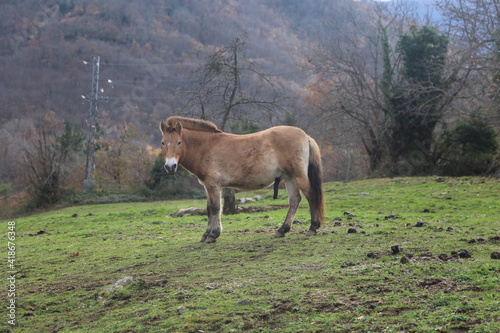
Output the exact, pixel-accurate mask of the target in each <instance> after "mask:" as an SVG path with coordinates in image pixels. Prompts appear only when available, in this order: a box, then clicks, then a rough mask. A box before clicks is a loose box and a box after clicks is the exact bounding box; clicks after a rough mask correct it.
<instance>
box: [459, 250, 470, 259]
mask: <svg viewBox="0 0 500 333" xmlns="http://www.w3.org/2000/svg"><path fill="white" fill-rule="evenodd" d="M458 256H459V257H460V258H470V257H472V256H471V254H470V252H469V251H467V250H460V251H458Z"/></svg>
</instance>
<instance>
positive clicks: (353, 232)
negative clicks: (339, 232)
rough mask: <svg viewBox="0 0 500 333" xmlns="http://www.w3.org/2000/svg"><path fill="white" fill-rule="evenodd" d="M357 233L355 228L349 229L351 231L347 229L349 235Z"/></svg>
mask: <svg viewBox="0 0 500 333" xmlns="http://www.w3.org/2000/svg"><path fill="white" fill-rule="evenodd" d="M357 232H358V231H357V230H356V229H354V228H349V229H347V233H348V234H355V233H357Z"/></svg>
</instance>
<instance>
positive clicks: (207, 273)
mask: <svg viewBox="0 0 500 333" xmlns="http://www.w3.org/2000/svg"><path fill="white" fill-rule="evenodd" d="M258 193H259V194H260V195H261V196H262V197H263V200H262V201H259V202H256V203H255V202H254V203H251V204H246V205H245V206H248V205H254V206H257V205H258V206H264V205H284V204H286V194H285V191H284V190H282V191H281V192H280V197H279V199H277V200H272V191H271V190H263V191H259V192H258ZM325 193H326V196H327V206H328V209H327V217H328V221H327V223H326V225H325V227H324V228H323V229H322V232H320V233H319V235H317V236H314V237H307V236H305V235H304V231H305V230H307V228H308V224H309V217H308V210H307V205H306V203H305V200H304V201H303V203H302V204H301V207H302V209H300V210H299V212H298V215H297V217H296V220H297V221H296V223H295V224H294V226H293V230H292V232H291V233H290V234H288V235H287V236H286V237H285V238H282V239H274V238H273V237H272V235H273V233H274V230H275V228H277V227H278V226H279V225H280V223H281V222H282V220H283V218H284V215H285V212H286V210H285V209H277V210H269V211H257V212H253V213H242V214H239V215H235V216H224V217H223V226H224V231H223V234H222V235H221V237H220V238H219V239H218V242H217V243H215V244H204V243H199V239H200V237H201V235H202V233H203V231H204V227H205V225H206V222H205V219H206V217H204V216H190V217H182V218H171V217H169V215H170V214H171V213H172V212H175V211H176V210H178V209H180V208H185V207H189V206H196V207H200V208H202V207H204V206H205V202H204V200H199V201H168V202H154V203H137V204H130V203H127V204H113V205H99V206H81V207H71V208H66V209H61V210H58V211H53V212H48V213H44V214H39V215H34V216H30V217H26V218H19V219H16V220H15V222H16V224H15V228H16V229H15V232H16V239H15V244H16V260H17V261H16V262H15V265H16V267H15V269H16V270H17V271H18V273H17V274H16V292H17V294H16V298H15V300H16V306H17V307H16V330H15V331H16V332H436V331H438V332H466V331H470V332H494V331H500V323H499V322H498V318H499V317H500V299H499V298H498V294H499V291H500V287H499V286H500V274H499V273H500V260H494V259H492V258H491V257H490V255H491V253H492V252H494V251H500V241H499V237H498V236H499V235H500V206H499V204H498V203H499V202H500V181H499V180H496V179H479V178H460V179H444V181H436V180H435V179H433V178H403V179H383V180H369V181H360V182H353V183H347V184H345V183H329V184H326V185H325ZM250 195H252V194H249V193H240V194H239V196H240V197H248V196H250ZM347 212H348V213H350V215H348V213H347ZM340 219H341V220H340ZM2 226H3V228H4V231H3V234H4V236H3V239H4V243H7V237H8V234H7V232H8V224H7V221H4V222H2ZM349 229H352V230H351V232H348V231H349ZM353 230H355V231H356V232H353ZM396 245H397V246H398V249H399V250H400V252H399V253H397V250H398V249H396V248H395V247H394V246H396ZM391 247H392V249H391ZM4 248H5V247H4ZM462 250H464V251H462ZM468 254H470V257H468ZM402 258H404V259H402ZM4 267H5V266H4ZM4 271H7V269H4ZM128 276H130V277H132V278H133V280H132V283H130V284H128V285H126V286H125V287H122V288H116V289H113V288H111V286H113V284H114V283H115V282H116V281H118V280H120V279H123V278H124V277H128ZM1 297H2V300H1V301H2V304H8V303H6V302H7V301H9V299H8V298H7V293H5V292H3V293H2V294H1ZM4 311H5V306H4ZM7 320H8V318H7V317H6V316H3V320H2V321H1V326H0V332H4V331H5V332H8V331H9V329H10V326H9V325H8V324H7ZM2 328H3V330H2Z"/></svg>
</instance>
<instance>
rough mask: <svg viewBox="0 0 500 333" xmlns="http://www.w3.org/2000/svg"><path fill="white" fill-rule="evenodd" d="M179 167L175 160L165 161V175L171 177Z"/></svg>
mask: <svg viewBox="0 0 500 333" xmlns="http://www.w3.org/2000/svg"><path fill="white" fill-rule="evenodd" d="M178 166H179V165H178V164H177V159H175V158H168V159H167V160H166V161H165V166H164V167H165V171H166V172H167V174H169V175H173V174H174V173H175V172H176V171H177V167H178Z"/></svg>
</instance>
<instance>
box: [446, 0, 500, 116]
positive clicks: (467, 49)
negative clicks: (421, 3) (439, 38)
mask: <svg viewBox="0 0 500 333" xmlns="http://www.w3.org/2000/svg"><path fill="white" fill-rule="evenodd" d="M438 5H439V7H440V9H441V11H442V14H443V15H444V17H445V20H444V21H443V24H442V30H444V31H446V33H447V36H448V38H449V39H450V42H451V43H450V44H451V50H452V54H451V55H450V56H449V58H450V60H451V61H453V62H454V64H455V72H454V73H453V75H457V76H460V79H461V80H462V84H463V85H464V89H463V91H462V95H460V96H458V97H460V98H457V99H456V100H455V102H456V103H454V104H452V107H454V108H455V109H457V110H459V112H460V113H462V115H463V113H464V112H466V111H465V110H469V112H473V111H474V110H477V109H478V108H481V109H482V111H483V116H485V117H487V118H488V119H489V120H488V121H490V122H491V121H494V122H496V124H497V126H498V121H499V120H500V117H499V116H498V112H499V108H498V101H499V100H500V79H498V76H499V73H500V56H499V55H498V54H499V52H498V51H499V48H500V2H499V1H498V0H439V1H438ZM464 72H465V73H467V74H468V75H467V76H465V75H463V73H464Z"/></svg>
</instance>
